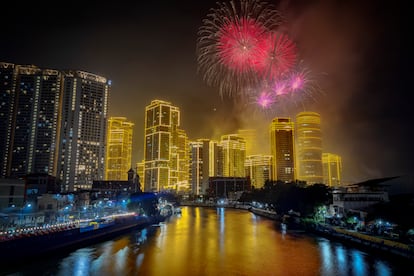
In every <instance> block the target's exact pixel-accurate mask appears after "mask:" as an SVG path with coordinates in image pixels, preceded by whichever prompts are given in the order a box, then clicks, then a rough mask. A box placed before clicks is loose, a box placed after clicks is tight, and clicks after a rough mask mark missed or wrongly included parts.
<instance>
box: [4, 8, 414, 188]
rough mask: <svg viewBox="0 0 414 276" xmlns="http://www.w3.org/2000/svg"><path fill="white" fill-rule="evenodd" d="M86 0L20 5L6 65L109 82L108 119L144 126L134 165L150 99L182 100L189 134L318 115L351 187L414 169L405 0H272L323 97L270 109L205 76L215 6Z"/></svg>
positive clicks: (8, 25)
mask: <svg viewBox="0 0 414 276" xmlns="http://www.w3.org/2000/svg"><path fill="white" fill-rule="evenodd" d="M86 2H87V1H83V2H81V1H65V2H56V3H55V4H51V3H49V2H48V1H30V2H28V3H25V2H24V1H14V2H10V4H9V6H8V7H7V8H2V15H1V17H0V23H1V25H0V27H1V40H0V61H4V62H10V63H15V64H34V65H37V66H38V67H40V68H50V69H58V70H66V69H72V70H84V71H88V72H91V73H95V74H98V75H102V76H105V77H107V78H108V79H111V80H112V88H111V93H110V94H111V95H110V102H109V104H110V105H109V115H110V116H124V117H127V118H128V119H129V120H131V121H132V122H134V123H135V129H134V145H133V162H134V163H135V162H138V161H141V160H142V156H143V136H144V133H143V126H144V110H145V106H146V105H148V104H149V103H150V102H151V101H152V100H154V99H161V100H166V101H170V102H172V103H173V104H174V105H176V106H178V107H180V110H181V119H182V120H181V123H182V124H181V128H183V129H184V130H186V132H187V134H188V136H189V138H190V139H197V138H215V139H218V138H219V135H221V134H229V133H234V132H235V131H236V130H237V129H240V128H252V127H257V126H260V127H262V128H263V129H264V133H265V134H266V135H267V129H266V128H267V126H268V125H269V123H270V121H271V119H272V117H275V116H291V117H292V119H294V116H295V114H296V113H297V112H299V111H303V110H307V111H316V112H319V113H320V114H321V116H322V131H323V148H324V151H325V152H332V153H337V154H339V155H341V156H342V160H343V178H344V180H345V181H346V182H357V181H364V180H367V179H371V178H380V177H389V176H397V175H405V174H412V160H411V157H412V156H413V153H414V150H413V146H412V141H413V138H414V137H413V134H412V132H413V131H412V129H410V128H412V127H413V123H412V121H410V119H409V117H410V115H411V114H409V109H410V108H412V100H411V101H410V95H409V94H410V93H411V92H412V89H411V87H410V88H409V87H408V84H407V83H406V80H407V79H408V74H409V73H411V72H409V71H410V70H411V67H412V66H408V62H407V63H406V62H404V61H403V57H404V56H405V55H406V53H404V51H403V47H402V46H403V42H402V41H403V38H404V36H405V35H406V34H405V33H404V32H403V31H402V28H401V26H402V22H401V17H400V7H399V6H398V4H397V3H396V2H393V1H390V2H388V3H385V1H373V0H366V1H356V0H351V1H334V0H332V1H330V0H320V1H316V0H315V1H305V0H303V1H293V0H292V1H281V2H271V3H273V4H274V5H275V6H276V7H277V8H278V10H280V11H281V12H282V13H283V14H284V16H285V17H286V18H287V21H286V24H285V25H284V26H283V28H285V30H286V31H287V32H288V33H289V35H290V37H291V38H292V39H293V40H294V41H295V42H296V43H297V47H298V51H299V52H298V54H299V55H300V57H301V58H302V59H303V60H304V61H306V64H307V67H308V68H309V69H310V70H311V72H312V73H313V74H314V76H315V78H316V80H317V82H318V85H319V87H320V88H321V92H320V93H316V94H315V95H314V97H312V98H310V99H309V100H306V101H305V102H304V103H303V104H300V105H294V104H291V103H290V104H289V105H287V106H284V107H283V108H282V107H281V108H278V110H273V111H271V112H265V113H264V114H260V113H259V112H258V113H257V114H256V113H251V112H247V111H246V109H245V108H243V107H242V106H241V105H240V104H238V103H237V102H235V101H234V100H233V99H231V98H227V97H224V98H222V97H220V94H219V92H218V88H217V87H209V86H208V85H207V84H206V83H205V82H204V81H203V79H202V76H201V75H200V74H198V73H197V60H196V41H197V31H198V29H199V27H200V26H201V25H202V24H203V23H202V19H203V18H205V17H206V15H207V14H208V13H210V9H211V8H216V7H217V6H216V3H215V2H216V1H157V2H153V1H147V2H143V1H135V2H136V3H135V4H131V3H128V2H123V1H112V2H110V3H107V2H103V1H100V2H96V3H95V4H92V3H86ZM88 2H90V1H88ZM199 2H202V3H199ZM393 3H394V4H393ZM10 5H11V6H10ZM410 113H411V112H410ZM264 139H267V136H266V138H264ZM409 142H411V143H409ZM263 145H265V143H263ZM265 150H268V149H265ZM264 153H267V152H264Z"/></svg>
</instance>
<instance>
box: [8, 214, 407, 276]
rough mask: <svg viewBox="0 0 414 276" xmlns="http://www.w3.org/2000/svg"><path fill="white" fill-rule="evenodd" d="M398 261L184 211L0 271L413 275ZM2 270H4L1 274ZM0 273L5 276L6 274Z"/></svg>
mask: <svg viewBox="0 0 414 276" xmlns="http://www.w3.org/2000/svg"><path fill="white" fill-rule="evenodd" d="M410 270H411V271H414V270H413V268H412V266H408V265H407V264H406V263H405V262H402V260H398V259H384V258H382V257H380V256H375V255H373V254H372V253H366V252H364V251H361V250H357V249H353V248H351V247H346V246H344V245H342V244H340V243H337V242H333V241H329V240H327V239H325V238H319V237H314V236H310V235H307V234H304V233H298V232H290V231H289V230H288V232H287V233H284V232H282V231H281V230H280V227H279V225H278V224H277V223H275V222H274V221H272V220H269V219H266V218H263V217H260V216H257V215H254V214H252V213H250V212H248V211H244V210H237V209H224V208H205V207H204V208H203V207H182V214H181V215H174V216H172V217H170V218H169V219H168V220H167V221H166V222H164V223H161V224H160V225H159V226H153V227H149V228H147V229H144V230H141V231H135V232H132V233H130V234H129V235H125V236H122V237H119V238H117V239H114V240H111V241H106V242H103V243H99V244H96V245H94V246H90V247H85V248H81V249H78V250H76V251H73V252H71V253H67V254H66V253H65V254H63V255H62V256H58V255H57V256H55V257H53V258H48V259H45V260H44V261H43V260H42V261H40V262H39V261H36V262H34V263H26V264H22V265H20V266H19V267H15V268H7V269H6V268H3V269H2V271H3V274H4V275H301V276H306V275H413V273H412V272H410ZM4 271H6V272H4ZM3 274H2V275H3Z"/></svg>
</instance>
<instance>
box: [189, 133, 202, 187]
mask: <svg viewBox="0 0 414 276" xmlns="http://www.w3.org/2000/svg"><path fill="white" fill-rule="evenodd" d="M189 147H190V168H189V169H190V172H189V173H190V185H191V191H192V193H193V194H194V195H201V194H203V183H202V182H203V178H204V174H203V168H204V160H203V151H204V149H203V142H201V141H191V142H190V143H189Z"/></svg>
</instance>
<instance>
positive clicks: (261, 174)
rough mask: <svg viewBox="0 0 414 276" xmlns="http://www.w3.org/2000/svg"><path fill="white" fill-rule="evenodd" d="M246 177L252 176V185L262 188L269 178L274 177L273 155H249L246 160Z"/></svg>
mask: <svg viewBox="0 0 414 276" xmlns="http://www.w3.org/2000/svg"><path fill="white" fill-rule="evenodd" d="M244 166H245V169H246V177H249V178H250V182H251V185H252V186H253V187H254V188H256V189H260V188H263V187H264V184H265V182H266V181H267V180H271V179H273V176H272V173H273V167H272V156H271V155H263V154H257V155H249V156H247V158H246V161H245V165H244Z"/></svg>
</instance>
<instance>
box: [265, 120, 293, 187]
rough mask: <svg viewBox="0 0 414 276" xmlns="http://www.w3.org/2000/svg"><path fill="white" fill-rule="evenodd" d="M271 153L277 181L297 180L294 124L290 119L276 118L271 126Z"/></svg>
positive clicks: (274, 175)
mask: <svg viewBox="0 0 414 276" xmlns="http://www.w3.org/2000/svg"><path fill="white" fill-rule="evenodd" d="M270 152H271V155H272V157H273V171H274V173H273V177H275V178H276V179H275V180H280V181H284V182H292V181H295V180H296V171H295V146H294V123H293V122H292V121H291V120H290V118H274V119H273V120H272V123H271V124H270Z"/></svg>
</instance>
